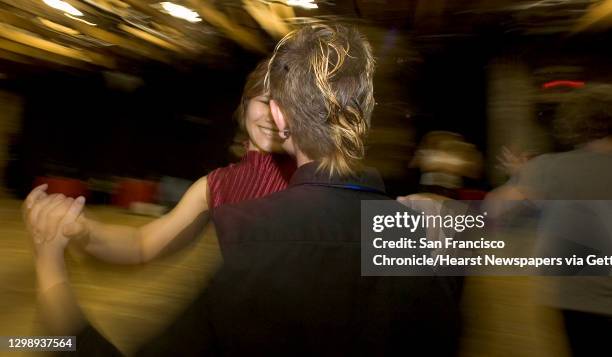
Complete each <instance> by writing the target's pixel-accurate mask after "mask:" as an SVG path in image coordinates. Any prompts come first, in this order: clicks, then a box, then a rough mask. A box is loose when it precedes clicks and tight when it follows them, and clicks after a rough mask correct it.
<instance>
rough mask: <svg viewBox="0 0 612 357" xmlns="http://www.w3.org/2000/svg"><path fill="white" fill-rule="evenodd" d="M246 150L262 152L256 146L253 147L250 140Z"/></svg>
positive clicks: (253, 144)
mask: <svg viewBox="0 0 612 357" xmlns="http://www.w3.org/2000/svg"><path fill="white" fill-rule="evenodd" d="M247 150H248V151H257V152H262V150H261V149H260V148H259V147H258V146H257V145H255V143H253V142H252V141H251V140H249V144H248V145H247Z"/></svg>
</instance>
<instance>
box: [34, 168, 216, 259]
mask: <svg viewBox="0 0 612 357" xmlns="http://www.w3.org/2000/svg"><path fill="white" fill-rule="evenodd" d="M46 188H47V187H46V185H42V186H39V187H37V188H35V189H34V190H32V193H30V195H28V198H26V200H25V202H24V219H25V221H26V226H27V228H28V230H29V231H31V232H43V233H44V234H46V235H48V236H52V235H50V234H51V233H50V232H55V231H57V230H58V226H57V223H51V222H49V221H47V220H45V217H47V213H49V212H54V211H56V210H57V205H58V204H59V203H60V201H59V200H62V199H64V200H65V199H66V198H65V197H63V196H62V195H57V196H56V197H57V198H58V199H59V200H58V201H56V202H55V203H54V204H50V205H43V204H42V202H45V201H46V200H47V199H48V197H49V195H47V194H46V192H45V190H46ZM207 213H208V184H207V178H206V177H203V178H201V179H199V180H198V181H196V182H195V183H194V184H193V185H192V186H191V187H190V188H189V190H188V191H187V192H186V193H185V195H184V196H183V198H182V199H181V201H180V202H179V203H178V205H177V206H176V207H175V208H174V209H173V210H172V211H170V212H169V213H168V214H166V215H164V216H163V217H161V218H158V219H156V220H154V221H152V222H150V223H148V224H146V225H144V226H142V227H130V226H123V225H113V224H105V223H102V222H98V221H95V220H92V219H89V218H86V217H84V216H83V215H81V216H80V217H79V218H78V219H77V220H76V221H75V222H72V223H69V224H67V225H65V226H63V227H62V232H63V234H64V235H65V236H66V237H68V238H70V239H71V240H73V241H75V242H77V243H78V244H79V245H80V246H81V247H82V248H83V249H84V250H85V251H86V252H88V253H89V254H91V255H93V256H95V257H97V258H98V259H101V260H103V261H106V262H110V263H118V264H138V263H143V262H147V261H150V260H151V259H153V258H155V257H157V256H158V255H159V254H160V253H162V252H164V251H165V250H166V249H168V248H170V247H171V246H172V245H174V244H176V243H181V242H184V241H188V240H192V239H193V238H195V237H196V236H197V234H198V233H200V232H201V231H202V229H203V227H204V225H205V224H206V222H207V218H208V217H207Z"/></svg>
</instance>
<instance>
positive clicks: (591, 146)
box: [584, 136, 612, 153]
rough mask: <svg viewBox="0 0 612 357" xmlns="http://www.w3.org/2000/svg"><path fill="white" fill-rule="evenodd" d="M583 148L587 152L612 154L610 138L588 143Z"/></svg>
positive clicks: (611, 137) (611, 140) (611, 139)
mask: <svg viewBox="0 0 612 357" xmlns="http://www.w3.org/2000/svg"><path fill="white" fill-rule="evenodd" d="M584 148H585V149H587V150H589V151H595V152H604V153H609V152H612V136H608V137H605V138H602V139H598V140H593V141H590V142H588V143H587V144H586V145H584Z"/></svg>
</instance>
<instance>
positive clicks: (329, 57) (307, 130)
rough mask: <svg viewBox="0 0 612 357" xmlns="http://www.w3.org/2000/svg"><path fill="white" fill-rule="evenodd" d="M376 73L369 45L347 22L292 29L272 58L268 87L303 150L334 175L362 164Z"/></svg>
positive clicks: (352, 169) (355, 168) (352, 172)
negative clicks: (344, 23)
mask: <svg viewBox="0 0 612 357" xmlns="http://www.w3.org/2000/svg"><path fill="white" fill-rule="evenodd" d="M373 75H374V58H373V56H372V50H371V47H370V44H369V43H368V41H367V40H366V39H365V38H364V37H363V36H362V35H361V34H360V33H359V32H358V31H357V30H356V29H354V28H349V27H345V26H342V25H321V24H317V25H309V26H305V27H303V28H301V29H299V30H296V31H293V32H291V33H289V34H288V35H286V36H285V37H284V38H283V39H282V40H281V41H280V42H279V43H278V44H277V46H276V48H275V50H274V54H273V55H272V58H271V59H270V62H269V68H268V73H267V76H266V82H265V84H266V91H267V92H268V93H269V95H270V98H271V99H274V100H275V101H276V102H277V103H278V104H279V107H280V108H281V111H282V112H283V115H284V116H285V117H286V119H287V122H288V126H289V129H290V132H291V137H292V138H293V140H294V141H295V143H296V144H297V145H298V147H299V148H300V150H301V151H303V152H304V154H306V155H307V156H308V157H309V158H311V159H313V160H315V161H318V162H319V163H320V166H319V168H320V169H321V170H326V171H328V172H329V174H330V175H332V174H339V175H341V176H348V175H352V174H355V173H356V171H357V170H358V169H359V166H360V161H361V160H362V159H363V157H364V155H365V138H366V135H367V133H368V130H369V128H370V117H371V115H372V110H373V108H374V95H373Z"/></svg>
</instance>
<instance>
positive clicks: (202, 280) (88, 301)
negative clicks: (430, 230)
mask: <svg viewBox="0 0 612 357" xmlns="http://www.w3.org/2000/svg"><path fill="white" fill-rule="evenodd" d="M20 205H21V202H20V201H17V200H13V199H8V198H1V197H0V222H2V224H1V225H0V336H7V335H30V336H35V335H45V330H44V328H43V326H42V324H41V321H40V319H39V316H38V315H37V310H36V296H35V275H34V270H33V264H32V255H31V251H30V247H29V245H28V237H27V236H26V232H25V230H24V227H23V224H22V222H21V217H20ZM92 214H93V215H95V217H97V218H99V219H101V220H103V221H105V222H109V223H121V224H127V225H134V226H137V225H141V224H144V223H146V222H147V221H149V218H145V217H139V216H134V215H129V214H126V213H125V211H121V210H119V209H115V208H111V207H94V208H93V209H92ZM220 260H221V259H220V253H219V248H218V245H217V242H216V239H215V237H214V233H213V230H212V229H210V228H209V229H208V230H207V232H205V234H204V235H203V237H202V239H199V240H198V241H197V242H196V243H194V244H193V245H192V246H190V247H188V248H187V249H184V250H182V251H180V252H178V253H176V254H173V255H171V256H168V257H164V258H162V259H158V260H156V261H154V262H152V263H150V264H147V265H142V266H116V265H109V264H104V263H101V262H97V261H94V260H93V259H91V258H89V257H86V256H82V255H80V254H77V252H75V251H71V252H70V255H69V270H70V275H71V280H72V283H73V286H74V287H75V290H76V293H77V297H78V299H79V302H80V304H81V306H82V307H83V309H84V311H85V313H86V314H87V316H88V318H89V319H90V321H92V322H93V324H94V325H95V326H96V327H97V328H98V329H99V330H100V331H102V333H103V334H105V335H106V336H107V337H108V338H109V339H110V340H111V341H112V342H113V343H115V344H116V345H117V346H118V347H119V348H120V349H121V350H122V351H124V352H125V353H128V354H129V353H130V352H132V351H134V349H135V348H136V347H137V346H138V345H139V344H140V343H142V341H144V340H146V339H147V338H149V337H150V336H152V335H153V334H154V333H155V332H156V331H158V330H159V329H161V328H162V327H163V326H164V325H165V324H166V323H167V322H168V321H169V320H170V319H172V317H173V316H175V315H176V314H177V313H178V310H179V309H180V308H181V307H182V306H183V305H184V304H185V303H186V302H187V301H188V300H189V299H190V298H191V297H192V296H193V295H194V294H195V292H196V291H198V290H199V289H200V288H201V287H202V286H204V285H205V284H206V282H207V281H208V279H209V278H210V276H211V274H212V273H213V272H214V269H215V267H216V266H217V265H218V264H219V263H220ZM537 285H538V282H537V280H535V279H529V278H522V277H472V278H468V279H467V282H466V287H465V295H464V302H463V314H464V328H463V337H462V341H461V353H460V355H461V356H465V357H468V356H469V357H472V356H512V357H518V356H555V357H563V356H566V355H567V352H566V351H567V348H566V341H565V338H564V337H563V336H562V334H561V331H560V323H561V321H560V320H559V316H558V315H557V314H556V313H555V312H553V311H552V310H547V309H542V308H539V307H537V306H536V304H535V296H534V295H535V294H534V291H535V288H536V287H537ZM407 338H409V336H407ZM0 355H2V353H1V352H0ZM4 355H10V356H22V355H27V354H25V353H5V354H4ZM37 355H40V354H37Z"/></svg>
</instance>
